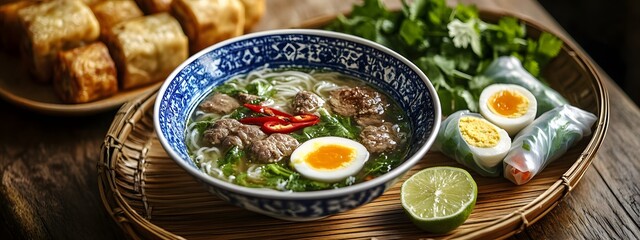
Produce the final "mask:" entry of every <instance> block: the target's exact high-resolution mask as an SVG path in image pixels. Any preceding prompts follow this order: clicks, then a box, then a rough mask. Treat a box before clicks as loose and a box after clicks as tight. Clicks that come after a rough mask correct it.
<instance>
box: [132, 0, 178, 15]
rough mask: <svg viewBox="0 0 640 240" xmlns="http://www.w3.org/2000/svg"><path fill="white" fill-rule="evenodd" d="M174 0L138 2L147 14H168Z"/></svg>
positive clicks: (141, 0) (142, 0) (143, 0)
mask: <svg viewBox="0 0 640 240" xmlns="http://www.w3.org/2000/svg"><path fill="white" fill-rule="evenodd" d="M171 1H173V0H136V2H137V3H138V6H140V8H141V9H142V11H144V12H145V13H146V14H154V13H161V12H168V11H169V9H170V6H171Z"/></svg>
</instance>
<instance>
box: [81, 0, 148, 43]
mask: <svg viewBox="0 0 640 240" xmlns="http://www.w3.org/2000/svg"><path fill="white" fill-rule="evenodd" d="M91 10H93V14H95V15H96V18H97V19H98V22H100V36H101V37H102V38H104V37H106V36H108V35H109V31H110V30H111V28H112V27H113V26H115V25H116V24H118V23H120V22H123V21H126V20H129V19H133V18H137V17H141V16H143V15H144V14H143V13H142V11H141V10H140V8H138V5H136V2H135V1H133V0H111V1H104V2H99V3H97V4H95V5H93V6H92V7H91Z"/></svg>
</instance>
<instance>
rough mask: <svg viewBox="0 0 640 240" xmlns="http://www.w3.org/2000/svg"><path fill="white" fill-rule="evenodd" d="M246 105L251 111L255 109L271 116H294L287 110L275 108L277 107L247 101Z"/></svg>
mask: <svg viewBox="0 0 640 240" xmlns="http://www.w3.org/2000/svg"><path fill="white" fill-rule="evenodd" d="M244 106H245V107H246V108H248V109H250V110H251V111H254V112H257V113H264V114H267V115H269V116H283V117H293V116H292V115H291V114H288V113H286V112H283V111H280V110H278V109H275V108H270V107H265V106H262V105H255V104H249V103H245V104H244Z"/></svg>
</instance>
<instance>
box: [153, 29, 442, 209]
mask: <svg viewBox="0 0 640 240" xmlns="http://www.w3.org/2000/svg"><path fill="white" fill-rule="evenodd" d="M264 66H268V67H269V68H273V69H281V68H304V69H309V70H323V71H324V70H329V71H335V72H339V73H342V74H345V75H349V76H353V77H356V78H359V79H362V80H364V81H366V82H368V83H370V84H371V85H373V86H375V87H377V88H379V89H382V90H383V91H385V92H386V93H388V94H389V95H390V96H391V97H393V98H394V99H395V100H396V102H398V104H400V106H401V107H402V108H403V109H404V110H405V111H407V114H408V116H409V118H410V120H411V128H412V134H411V140H410V141H411V142H410V146H411V147H410V149H409V153H408V155H407V156H408V157H407V160H406V161H405V163H403V164H402V165H401V166H400V167H398V168H397V169H395V170H393V171H391V172H390V173H387V174H385V175H383V176H380V177H378V178H376V179H374V180H372V181H368V182H365V183H361V184H356V185H354V186H350V187H346V188H342V189H335V190H325V191H318V192H315V193H311V192H307V193H284V192H274V191H265V190H261V189H250V188H246V187H240V186H236V185H233V184H230V183H227V182H224V181H221V180H218V179H214V178H213V177H210V176H207V175H206V174H204V173H203V172H201V171H200V170H199V169H198V167H197V166H196V165H195V163H194V162H193V161H192V160H191V159H190V157H189V153H188V152H187V147H186V145H185V141H184V139H185V135H184V134H185V127H186V123H187V120H188V118H189V116H190V115H191V113H192V111H193V110H194V109H195V107H196V106H197V104H198V103H199V102H200V101H201V100H202V99H203V98H204V97H206V95H207V94H208V93H209V92H210V91H211V90H212V89H213V88H214V87H216V86H218V85H221V84H222V83H224V82H225V81H226V80H228V79H230V78H232V77H234V76H237V75H243V74H246V73H248V72H249V71H251V70H254V69H257V68H261V67H264ZM154 121H155V127H156V131H157V132H158V135H159V138H160V140H161V142H162V144H163V147H164V148H165V149H166V150H167V152H168V153H169V155H170V156H171V157H172V158H173V159H175V160H176V162H177V163H178V165H180V166H182V167H183V168H185V170H187V172H189V173H191V174H192V175H194V176H195V177H196V178H197V179H198V180H200V181H202V182H203V183H204V184H205V185H207V186H208V189H209V190H210V191H211V192H213V193H215V194H217V195H218V196H219V197H220V198H222V199H224V200H227V201H229V202H230V203H232V204H235V205H237V206H241V207H244V208H246V209H249V210H252V211H255V212H259V213H263V214H266V215H270V216H274V217H278V218H283V219H288V220H309V219H316V218H319V217H324V216H328V215H330V214H334V213H338V212H342V211H346V210H348V209H352V208H355V207H357V206H359V205H362V204H365V203H367V202H369V201H371V200H373V199H375V198H376V197H378V196H379V195H381V194H382V193H383V192H384V191H385V190H386V189H387V188H389V187H390V186H391V185H393V183H395V182H396V181H397V180H398V179H399V178H400V177H401V176H402V175H404V173H406V171H408V170H409V169H410V167H411V166H413V165H414V164H415V163H416V162H417V161H418V160H420V158H422V156H423V155H424V154H425V153H426V151H427V150H428V148H429V147H430V145H431V144H432V142H433V140H434V138H435V133H436V132H437V128H438V127H439V125H440V105H439V101H438V98H437V95H436V94H435V91H434V90H433V87H432V86H431V83H430V82H429V81H428V79H427V78H426V76H424V74H423V73H422V72H420V70H418V68H416V67H415V66H414V65H413V64H411V63H410V62H409V61H408V60H406V59H404V58H403V57H401V56H400V55H398V54H397V53H394V52H392V51H391V50H388V49H386V48H384V47H382V46H380V45H377V44H375V43H372V42H370V41H367V40H363V39H360V38H357V37H353V36H349V35H344V34H339V33H333V32H326V31H320V30H276V31H267V32H261V33H255V34H250V35H245V36H243V37H239V38H235V39H232V40H228V41H225V42H222V43H219V44H217V45H214V46H212V47H209V48H207V49H205V50H203V51H202V52H200V53H198V54H196V55H194V56H193V57H191V58H190V59H189V60H187V61H186V62H185V63H184V64H183V65H181V66H180V67H178V69H177V70H176V71H174V73H172V74H171V76H169V78H168V79H167V81H166V82H165V83H164V85H163V86H162V88H161V89H160V92H159V94H158V97H157V100H156V106H155V115H154Z"/></svg>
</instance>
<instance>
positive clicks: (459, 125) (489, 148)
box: [434, 110, 511, 177]
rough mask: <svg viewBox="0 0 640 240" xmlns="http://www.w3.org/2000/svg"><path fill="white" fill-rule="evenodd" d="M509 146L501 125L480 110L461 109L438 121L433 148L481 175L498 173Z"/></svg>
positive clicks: (508, 139)
mask: <svg viewBox="0 0 640 240" xmlns="http://www.w3.org/2000/svg"><path fill="white" fill-rule="evenodd" d="M510 146H511V138H510V137H509V134H508V133H507V132H506V131H505V130H504V129H501V128H499V127H497V126H496V125H494V124H493V123H491V122H489V121H487V120H485V119H484V118H483V117H482V115H480V114H477V113H472V112H469V111H468V110H462V111H457V112H455V113H453V114H451V115H449V116H448V117H447V119H445V120H444V121H442V124H441V126H440V130H439V131H438V135H437V137H436V142H435V144H434V149H435V150H440V152H442V153H443V154H444V155H445V156H448V157H450V158H453V159H455V160H456V161H457V162H458V163H460V164H462V165H464V166H466V167H468V168H470V169H472V170H474V171H475V172H477V173H478V174H480V175H482V176H487V177H498V176H500V174H501V173H502V172H501V171H502V159H503V158H504V156H505V155H506V154H507V151H509V147H510Z"/></svg>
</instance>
